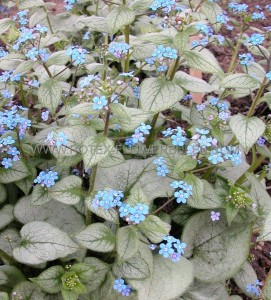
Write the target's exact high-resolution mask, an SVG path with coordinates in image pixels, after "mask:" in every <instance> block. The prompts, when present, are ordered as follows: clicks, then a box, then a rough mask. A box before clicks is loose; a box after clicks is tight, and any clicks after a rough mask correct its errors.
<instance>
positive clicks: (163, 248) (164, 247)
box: [159, 243, 174, 258]
mask: <svg viewBox="0 0 271 300" xmlns="http://www.w3.org/2000/svg"><path fill="white" fill-rule="evenodd" d="M173 253H174V249H173V248H172V244H171V243H167V244H160V250H159V254H161V255H163V257H164V258H168V257H169V256H170V255H172V254H173Z"/></svg>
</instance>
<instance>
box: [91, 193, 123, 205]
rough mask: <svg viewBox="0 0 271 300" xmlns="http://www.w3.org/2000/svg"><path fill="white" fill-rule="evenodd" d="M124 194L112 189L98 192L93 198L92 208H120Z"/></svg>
mask: <svg viewBox="0 0 271 300" xmlns="http://www.w3.org/2000/svg"><path fill="white" fill-rule="evenodd" d="M123 197H124V194H123V192H122V191H117V190H113V189H109V190H104V191H98V193H97V194H96V195H95V197H94V201H93V207H96V208H97V207H103V208H104V209H110V208H113V207H117V206H119V207H121V206H122V202H121V201H122V199H123Z"/></svg>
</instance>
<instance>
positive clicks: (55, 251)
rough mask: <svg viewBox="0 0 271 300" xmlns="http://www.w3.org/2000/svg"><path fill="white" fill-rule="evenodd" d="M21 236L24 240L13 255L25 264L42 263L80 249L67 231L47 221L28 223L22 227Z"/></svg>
mask: <svg viewBox="0 0 271 300" xmlns="http://www.w3.org/2000/svg"><path fill="white" fill-rule="evenodd" d="M21 237H22V239H23V241H22V242H21V245H20V246H19V247H16V248H15V249H14V250H13V256H14V258H15V259H16V260H17V261H18V262H21V263H23V264H30V265H36V264H41V263H44V262H47V261H52V260H55V259H58V258H61V257H65V256H67V255H69V254H73V253H75V252H76V251H77V250H78V246H77V245H76V244H75V243H74V242H73V241H72V240H71V238H70V237H69V236H68V234H67V233H65V232H64V231H61V230H60V229H58V228H56V227H54V226H52V225H50V224H49V223H46V222H38V221H35V222H30V223H27V224H26V225H24V226H23V228H22V229H21Z"/></svg>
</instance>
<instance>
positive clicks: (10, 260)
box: [0, 249, 16, 265]
mask: <svg viewBox="0 0 271 300" xmlns="http://www.w3.org/2000/svg"><path fill="white" fill-rule="evenodd" d="M0 258H1V259H2V261H3V262H5V261H6V262H8V264H10V265H14V264H16V261H15V260H14V258H13V257H11V256H10V255H8V254H7V253H6V252H5V251H3V250H2V249H0Z"/></svg>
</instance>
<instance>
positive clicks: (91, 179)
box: [86, 165, 98, 225]
mask: <svg viewBox="0 0 271 300" xmlns="http://www.w3.org/2000/svg"><path fill="white" fill-rule="evenodd" d="M97 169H98V165H94V166H93V167H92V171H91V174H90V177H89V189H88V194H89V195H91V193H92V192H93V190H94V185H95V179H96V174H97ZM90 223H91V211H90V210H89V209H88V208H87V209H86V225H89V224H90Z"/></svg>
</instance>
